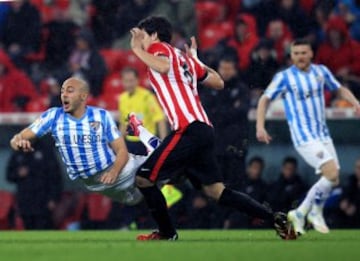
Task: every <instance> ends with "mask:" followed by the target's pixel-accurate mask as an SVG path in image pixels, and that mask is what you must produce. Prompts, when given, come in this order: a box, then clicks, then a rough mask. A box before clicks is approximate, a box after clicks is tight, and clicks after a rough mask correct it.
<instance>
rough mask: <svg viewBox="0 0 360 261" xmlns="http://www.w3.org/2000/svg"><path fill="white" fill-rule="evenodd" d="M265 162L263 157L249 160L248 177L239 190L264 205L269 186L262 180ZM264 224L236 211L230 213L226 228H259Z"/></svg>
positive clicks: (246, 176)
mask: <svg viewBox="0 0 360 261" xmlns="http://www.w3.org/2000/svg"><path fill="white" fill-rule="evenodd" d="M264 167H265V162H264V160H263V159H262V158H261V157H258V156H254V157H252V158H251V159H250V160H249V163H248V165H247V168H246V175H245V177H244V179H243V180H242V182H241V185H240V186H239V189H240V190H241V191H243V192H245V193H246V194H248V195H250V196H251V197H252V198H254V199H256V200H257V201H259V202H261V203H264V202H265V200H266V194H267V188H268V185H267V184H266V183H265V181H264V180H263V179H262V173H263V170H264ZM261 225H263V224H261V223H260V222H259V220H258V219H254V218H251V217H249V216H247V215H245V214H243V213H239V212H236V211H232V212H230V214H229V215H228V217H227V218H226V220H225V224H224V227H225V228H249V227H259V226H261Z"/></svg>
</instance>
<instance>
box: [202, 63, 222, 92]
mask: <svg viewBox="0 0 360 261" xmlns="http://www.w3.org/2000/svg"><path fill="white" fill-rule="evenodd" d="M205 69H206V70H207V73H208V75H207V77H206V78H205V80H203V81H202V84H204V85H205V86H206V87H208V88H211V89H215V90H222V89H224V81H223V79H222V78H221V76H220V75H219V74H218V73H217V72H216V71H215V70H214V69H211V68H210V67H208V66H206V65H205Z"/></svg>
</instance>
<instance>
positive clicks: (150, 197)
mask: <svg viewBox="0 0 360 261" xmlns="http://www.w3.org/2000/svg"><path fill="white" fill-rule="evenodd" d="M139 189H140V191H141V192H142V193H143V195H144V199H145V201H146V203H147V205H148V207H149V211H150V213H151V215H152V217H153V218H154V219H155V221H156V223H157V224H158V226H159V232H160V234H161V235H163V236H166V237H172V236H173V235H175V234H176V231H175V228H174V226H173V224H172V222H171V219H170V216H169V213H168V209H167V206H166V201H165V198H164V196H163V194H162V193H161V191H160V190H159V189H158V187H157V186H156V185H155V186H152V187H148V188H139Z"/></svg>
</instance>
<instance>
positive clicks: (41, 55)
mask: <svg viewBox="0 0 360 261" xmlns="http://www.w3.org/2000/svg"><path fill="white" fill-rule="evenodd" d="M48 37H49V31H48V30H46V29H42V31H41V43H40V48H39V50H38V51H36V52H32V53H28V54H27V55H26V56H25V59H26V60H27V61H28V62H42V61H44V60H45V57H46V42H47V39H48Z"/></svg>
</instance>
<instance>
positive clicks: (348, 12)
mask: <svg viewBox="0 0 360 261" xmlns="http://www.w3.org/2000/svg"><path fill="white" fill-rule="evenodd" d="M337 11H338V13H339V15H341V16H342V17H343V18H344V19H345V21H346V22H347V24H349V25H350V35H351V36H352V37H353V38H354V39H355V40H357V41H360V1H359V0H338V1H337Z"/></svg>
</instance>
